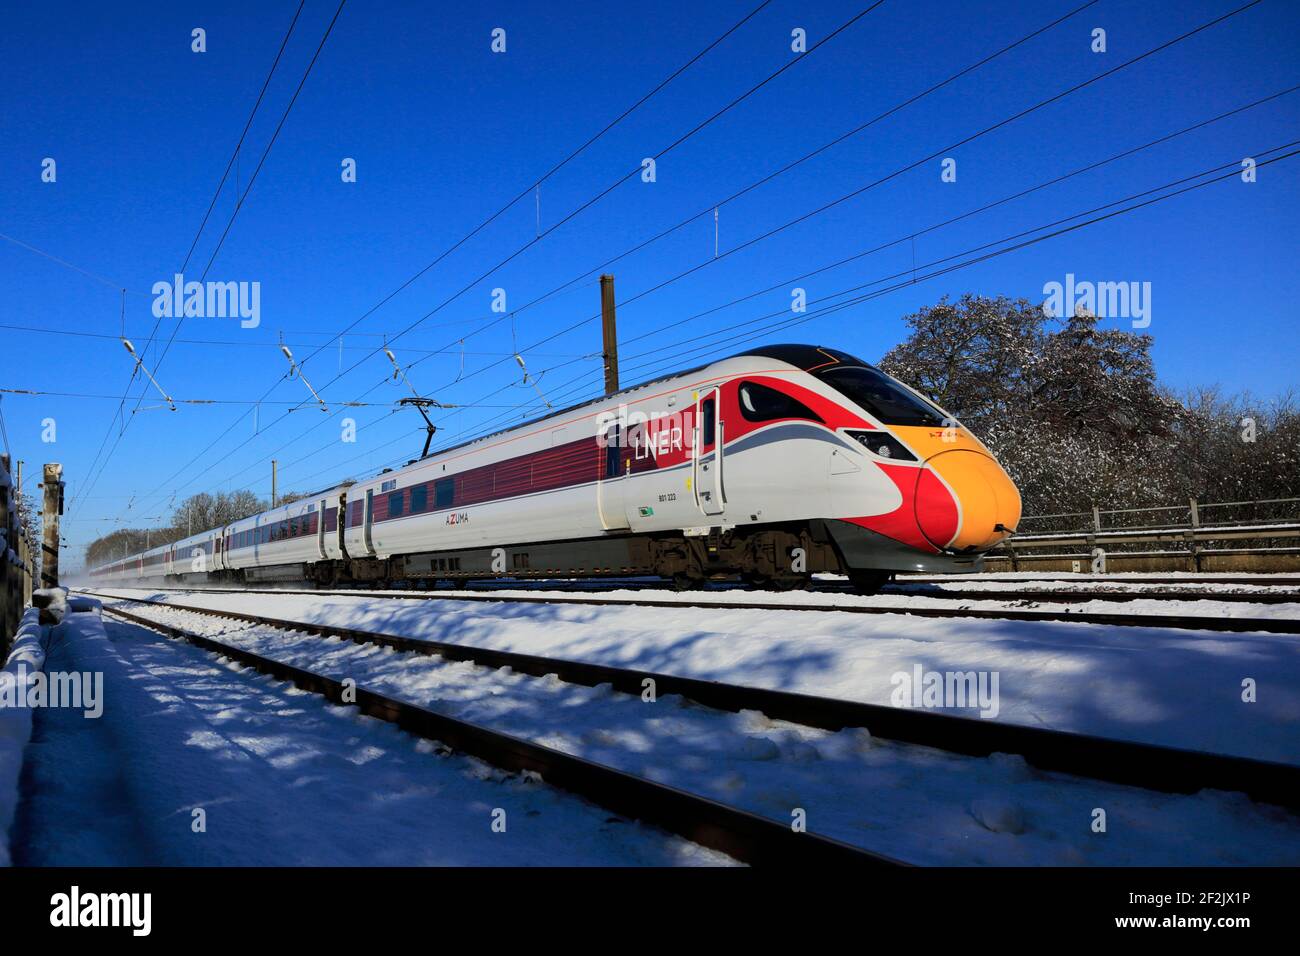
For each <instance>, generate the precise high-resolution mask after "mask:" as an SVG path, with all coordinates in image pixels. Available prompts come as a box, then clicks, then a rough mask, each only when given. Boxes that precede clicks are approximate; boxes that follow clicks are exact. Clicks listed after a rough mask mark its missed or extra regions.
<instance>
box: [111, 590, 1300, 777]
mask: <svg viewBox="0 0 1300 956" xmlns="http://www.w3.org/2000/svg"><path fill="white" fill-rule="evenodd" d="M121 593H123V594H130V595H133V596H135V597H144V596H163V595H166V594H167V593H168V592H153V591H122V592H121ZM656 596H658V595H656ZM172 597H173V599H174V600H175V601H177V602H179V603H186V604H192V605H195V606H202V607H213V608H223V607H227V608H238V609H240V610H244V611H248V612H251V613H259V614H265V615H268V616H271V617H277V618H285V619H290V620H301V621H315V622H320V623H327V624H333V625H336V626H340V627H356V628H360V629H363V630H373V631H381V632H385V633H390V634H400V635H406V636H411V637H420V638H426V639H431V640H439V641H450V642H458V643H462V644H468V645H474V646H481V647H491V648H496V649H500V650H508V651H518V652H520V653H526V654H540V655H545V656H551V657H560V658H569V659H573V660H583V661H593V662H596V663H601V664H609V665H613V666H619V667H635V668H640V669H644V670H652V671H659V672H662V673H669V674H676V675H679V676H690V677H698V678H704V679H708V680H720V681H727V682H730V683H735V684H748V685H753V686H759V687H772V688H776V689H780V690H790V691H799V692H802V693H809V694H820V695H823V696H828V697H841V698H845V699H848V700H860V701H866V702H868V703H875V704H889V703H891V697H892V695H893V694H894V692H895V690H896V686H897V685H896V684H894V683H892V682H891V678H893V676H894V675H896V674H899V673H910V672H911V671H912V670H913V667H914V665H917V664H919V665H921V666H922V668H923V669H925V670H930V671H941V672H942V671H972V670H974V671H989V672H996V673H997V674H998V679H999V694H1000V710H999V713H998V716H997V719H999V720H1009V721H1013V722H1017V723H1022V724H1028V725H1030V726H1037V727H1048V728H1052V729H1057V730H1068V731H1075V732H1079V733H1088V734H1096V735H1098V736H1104V737H1118V738H1123V739H1128V740H1139V741H1145V742H1149V743H1156V744H1164V745H1166V746H1173V747H1186V748H1189V749H1198V750H1211V751H1216V752H1221V753H1230V754H1237V755H1240V756H1246V757H1255V758H1259V759H1265V760H1277V761H1284V762H1290V763H1297V764H1300V638H1296V637H1294V636H1286V635H1264V634H1216V633H1213V632H1209V631H1179V630H1172V629H1162V628H1158V627H1149V628H1148V627H1123V628H1119V627H1107V626H1105V625H1100V624H1075V623H1068V622H1060V623H1058V622H1044V623H1037V622H1026V621H996V620H990V621H984V620H967V619H960V618H957V619H941V620H936V619H929V618H918V617H912V616H908V615H904V614H899V615H863V614H851V613H847V614H837V613H835V612H831V611H825V612H817V613H808V612H805V611H758V610H744V609H739V608H728V607H725V606H723V607H719V608H718V609H716V610H714V609H700V608H689V607H683V608H681V609H680V610H679V609H677V608H671V607H666V608H665V607H639V606H636V605H629V606H628V607H606V606H589V605H563V604H520V603H510V602H507V601H501V602H495V601H488V602H479V601H470V602H466V601H455V600H450V601H444V600H437V599H433V600H427V601H419V600H400V601H395V600H391V599H385V598H383V597H371V596H367V597H360V596H358V597H353V596H337V595H293V594H285V595H279V594H268V595H263V594H242V595H230V594H203V593H199V592H176V593H174V594H173V595H172ZM1076 606H1077V605H1076ZM1247 679H1249V680H1251V681H1254V682H1255V685H1256V687H1257V692H1256V695H1255V696H1256V700H1255V702H1253V703H1248V702H1246V701H1244V700H1243V699H1242V697H1243V687H1242V682H1243V681H1244V680H1247Z"/></svg>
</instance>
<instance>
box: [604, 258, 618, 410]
mask: <svg viewBox="0 0 1300 956" xmlns="http://www.w3.org/2000/svg"><path fill="white" fill-rule="evenodd" d="M600 324H601V329H602V331H603V333H604V339H605V348H604V351H603V352H602V353H601V355H602V356H603V357H604V359H605V394H606V395H613V394H614V393H615V392H617V391H618V329H617V325H616V322H615V318H614V277H613V276H612V275H603V276H601V277H600Z"/></svg>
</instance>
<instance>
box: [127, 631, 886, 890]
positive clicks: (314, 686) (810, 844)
mask: <svg viewBox="0 0 1300 956" xmlns="http://www.w3.org/2000/svg"><path fill="white" fill-rule="evenodd" d="M104 611H105V612H107V613H108V614H112V615H114V616H116V617H120V618H122V619H123V620H126V621H129V622H131V623H133V624H136V625H138V626H141V627H146V628H149V629H151V630H155V631H158V632H160V633H162V634H165V635H167V636H168V637H171V638H176V639H180V640H184V641H187V642H188V643H190V644H193V645H195V646H196V647H200V648H202V649H203V650H205V651H210V652H212V653H214V654H219V655H221V656H222V657H225V658H228V659H229V660H232V661H234V662H235V663H237V664H241V665H243V666H245V667H251V668H253V669H255V670H257V671H258V672H260V673H263V674H269V675H270V676H271V677H274V678H275V679H277V680H282V681H288V682H290V683H292V684H293V685H294V686H295V687H299V688H301V689H302V690H306V691H310V692H312V693H316V694H320V695H321V696H323V697H325V698H326V699H328V700H329V701H330V702H332V703H335V704H342V705H347V706H354V707H356V708H357V709H358V710H360V711H361V712H362V713H363V714H366V715H367V716H370V717H377V718H379V719H380V720H384V721H388V722H389V723H392V724H396V725H397V726H398V727H400V728H402V729H403V730H405V731H407V732H408V733H411V734H415V735H416V736H419V737H423V738H425V739H427V740H434V741H438V742H439V743H442V744H444V745H446V746H447V747H449V748H451V749H453V750H457V751H460V752H462V753H466V754H470V755H472V756H474V757H477V758H479V759H480V760H483V761H486V762H487V763H490V764H492V765H493V766H495V767H499V768H501V769H502V770H507V771H510V772H515V773H519V772H524V771H528V772H532V773H536V774H539V775H540V776H541V777H542V779H543V780H545V781H546V782H547V783H548V784H550V785H552V786H555V787H558V788H560V789H562V790H567V791H569V792H570V793H574V794H577V795H579V796H581V797H584V798H586V799H588V800H590V801H592V802H593V803H596V804H598V805H599V806H602V807H604V808H606V809H607V810H610V811H612V812H614V813H617V814H620V815H622V816H627V817H629V818H633V819H637V820H641V821H642V822H644V823H648V824H652V825H654V826H657V827H660V828H662V829H664V830H666V831H668V832H670V833H674V834H676V835H678V836H680V837H684V838H685V839H687V840H690V841H692V842H694V843H698V844H700V845H701V846H706V847H709V848H711V849H714V850H719V851H721V852H723V853H726V854H728V855H729V856H732V857H734V858H736V859H737V860H740V861H742V862H745V863H749V864H752V865H761V866H799V867H811V866H845V865H849V866H855V867H897V866H903V865H906V864H904V863H903V862H902V861H900V860H896V859H893V858H891V857H887V856H884V855H882V854H878V853H872V852H871V851H869V850H865V849H862V848H860V847H855V846H852V845H850V844H847V843H842V842H840V841H838V840H832V839H830V838H828V837H823V836H818V835H817V834H814V833H807V832H796V831H794V830H793V829H792V828H791V827H790V826H788V825H786V824H783V823H778V822H776V821H774V820H770V819H768V818H766V817H761V816H758V815H756V814H753V813H750V812H748V811H746V810H740V809H737V808H735V807H730V806H727V805H726V804H722V803H718V802H717V801H716V800H710V799H709V798H707V797H702V796H699V795H698V794H694V793H690V792H688V791H685V790H680V789H678V788H676V787H670V786H667V785H665V784H662V783H656V782H655V781H653V780H647V779H645V778H643V777H637V776H635V775H633V774H629V773H626V772H624V771H622V770H617V769H615V768H613V767H608V766H605V765H604V764H598V763H594V762H592V761H590V760H585V759H583V758H582V757H576V756H573V755H572V754H566V753H563V752H562V751H559V750H553V749H551V748H549V747H544V746H542V745H540V744H535V743H532V742H531V741H528V740H523V739H521V738H518V737H514V736H511V735H509V734H503V733H500V732H499V731H495V730H490V729H488V728H486V727H482V726H480V725H478V724H472V723H469V722H468V721H464V720H459V719H457V718H455V717H448V716H446V715H445V714H439V713H437V712H436V711H432V710H429V709H428V708H425V707H420V706H419V705H417V704H412V703H409V702H407V701H402V700H397V699H395V698H392V697H387V696H385V695H383V694H379V693H376V692H375V691H371V690H366V689H365V688H363V687H349V686H345V685H344V683H343V682H342V681H337V680H335V679H333V678H331V677H326V676H325V675H323V674H318V673H316V672H315V671H310V670H307V669H305V668H301V667H296V666H294V665H292V664H286V663H284V662H283V661H277V660H274V659H273V658H269V657H263V656H262V655H260V654H255V653H253V652H252V651H248V650H245V649H243V648H239V647H235V646H232V645H230V644H226V643H224V642H222V641H218V640H215V639H213V638H210V637H205V636H203V635H201V634H195V633H194V632H192V631H187V630H185V629H184V628H179V627H175V626H174V625H170V624H165V623H163V622H161V621H155V620H151V619H149V618H147V617H142V616H140V615H137V614H132V613H131V612H129V611H124V610H122V609H121V608H115V607H105V608H104Z"/></svg>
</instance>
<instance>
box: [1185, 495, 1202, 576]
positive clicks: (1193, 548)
mask: <svg viewBox="0 0 1300 956" xmlns="http://www.w3.org/2000/svg"><path fill="white" fill-rule="evenodd" d="M1188 503H1189V504H1190V505H1191V513H1192V527H1191V528H1190V529H1189V530H1188V532H1187V550H1188V551H1190V552H1191V553H1192V570H1193V571H1199V570H1201V549H1200V546H1199V545H1198V544H1197V543H1196V529H1197V528H1199V527H1200V526H1201V511H1200V507H1199V506H1198V505H1197V503H1196V499H1195V498H1191V499H1189V502H1188Z"/></svg>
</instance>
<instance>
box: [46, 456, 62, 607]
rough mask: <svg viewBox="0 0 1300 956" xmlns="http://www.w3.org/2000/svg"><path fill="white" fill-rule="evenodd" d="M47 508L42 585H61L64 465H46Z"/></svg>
mask: <svg viewBox="0 0 1300 956" xmlns="http://www.w3.org/2000/svg"><path fill="white" fill-rule="evenodd" d="M41 487H42V488H43V489H44V491H45V510H44V511H43V512H42V513H41V522H42V530H43V531H44V546H43V547H42V548H41V587H43V588H57V587H58V586H59V515H61V514H63V466H62V465H60V464H58V463H57V462H55V463H51V464H47V465H46V466H45V481H43V482H42V483H41Z"/></svg>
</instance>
